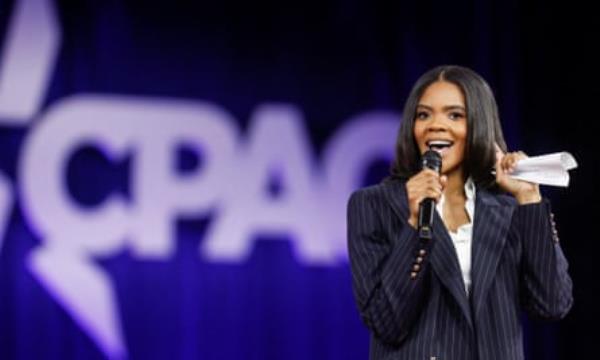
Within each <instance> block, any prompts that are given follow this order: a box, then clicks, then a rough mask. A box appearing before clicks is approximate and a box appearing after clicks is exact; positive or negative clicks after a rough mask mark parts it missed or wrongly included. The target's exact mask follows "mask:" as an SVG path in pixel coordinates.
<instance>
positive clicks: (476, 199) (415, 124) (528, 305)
mask: <svg viewBox="0 0 600 360" xmlns="http://www.w3.org/2000/svg"><path fill="white" fill-rule="evenodd" d="M428 150H433V151H435V152H437V153H438V154H439V155H440V156H441V160H442V164H441V169H440V172H439V173H438V172H436V171H434V170H432V169H429V168H426V167H423V166H422V165H421V164H422V154H423V153H425V152H426V151H428ZM523 158H526V155H525V154H523V153H522V152H510V153H509V152H507V151H506V144H505V141H504V136H503V134H502V129H501V126H500V121H499V116H498V110H497V106H496V101H495V99H494V95H493V93H492V91H491V89H490V87H489V85H488V84H487V83H486V82H485V80H483V78H481V77H480V76H479V75H478V74H476V73H475V72H473V71H472V70H469V69H467V68H464V67H459V66H441V67H437V68H434V69H432V70H430V71H428V72H427V73H425V74H424V75H423V76H421V78H419V80H417V82H416V84H415V85H414V87H413V89H412V90H411V93H410V95H409V98H408V100H407V101H406V104H405V107H404V113H403V120H402V123H401V125H400V130H399V133H398V138H397V142H396V149H395V159H394V161H393V164H392V166H391V175H390V176H389V177H387V178H386V179H385V180H384V181H382V182H381V183H380V184H378V185H374V186H370V187H367V188H363V189H359V190H357V191H356V192H354V193H353V194H352V196H351V197H350V200H349V203H348V249H349V256H350V263H351V267H352V281H353V290H354V295H355V299H356V302H357V305H358V309H359V312H360V315H361V318H362V320H363V322H364V323H365V324H366V326H367V327H368V328H369V330H370V332H371V346H370V358H371V359H409V360H416V359H426V360H433V359H436V360H470V359H482V360H484V359H485V360H487V359H498V360H510V359H523V358H524V354H523V340H522V327H521V323H520V316H521V310H526V311H527V312H528V313H529V314H530V315H531V316H534V317H537V318H544V319H560V318H562V317H564V316H565V315H566V313H567V312H568V311H569V309H570V307H571V304H572V302H573V298H572V289H571V288H572V284H571V279H570V277H569V274H568V273H567V266H568V265H567V261H566V259H565V257H564V255H563V252H562V250H561V248H560V244H559V239H558V235H557V234H556V229H555V227H554V221H553V219H552V217H553V215H552V212H551V208H550V203H549V202H548V200H547V199H544V198H542V197H541V195H540V191H539V186H538V185H537V184H533V183H529V182H526V181H522V180H516V179H514V178H512V177H511V176H510V174H511V172H512V171H513V169H514V166H515V164H516V163H517V161H519V160H520V159H523ZM424 199H433V200H434V201H435V209H436V210H437V211H434V214H433V222H432V224H431V234H432V236H431V238H430V239H428V238H427V237H423V236H420V232H419V231H418V227H419V222H420V221H419V208H420V205H421V203H422V202H423V200H424Z"/></svg>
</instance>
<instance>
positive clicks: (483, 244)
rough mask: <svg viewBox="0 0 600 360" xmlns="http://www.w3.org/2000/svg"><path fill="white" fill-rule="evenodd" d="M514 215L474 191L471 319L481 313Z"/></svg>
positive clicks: (509, 208)
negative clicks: (472, 315) (472, 311)
mask: <svg viewBox="0 0 600 360" xmlns="http://www.w3.org/2000/svg"><path fill="white" fill-rule="evenodd" d="M513 211H514V206H511V205H509V204H507V205H503V204H501V203H500V202H499V201H498V199H497V198H496V197H495V196H494V195H492V194H490V193H488V192H487V191H485V190H480V191H477V196H476V200H475V222H474V226H473V236H472V246H471V249H472V252H471V260H472V261H471V264H472V266H471V284H472V299H471V300H472V302H473V310H474V316H477V313H478V312H479V310H480V309H481V305H482V304H483V303H484V300H485V295H486V293H487V291H488V289H489V287H490V284H491V282H492V280H493V278H494V276H495V274H496V268H497V266H498V262H499V260H500V256H501V255H502V250H503V248H504V244H505V243H506V234H507V232H508V228H509V227H510V222H511V219H512V213H513Z"/></svg>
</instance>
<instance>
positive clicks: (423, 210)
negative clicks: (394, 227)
mask: <svg viewBox="0 0 600 360" xmlns="http://www.w3.org/2000/svg"><path fill="white" fill-rule="evenodd" d="M434 211H435V201H434V200H433V199H432V198H425V199H423V201H421V203H420V204H419V226H418V229H419V238H421V239H423V240H431V238H432V236H433V230H432V229H431V225H432V224H433V212H434Z"/></svg>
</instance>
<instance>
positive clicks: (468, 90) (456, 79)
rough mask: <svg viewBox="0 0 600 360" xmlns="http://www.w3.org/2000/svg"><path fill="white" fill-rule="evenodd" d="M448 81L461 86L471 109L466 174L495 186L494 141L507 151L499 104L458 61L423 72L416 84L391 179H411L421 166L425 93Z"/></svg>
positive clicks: (482, 82)
mask: <svg viewBox="0 0 600 360" xmlns="http://www.w3.org/2000/svg"><path fill="white" fill-rule="evenodd" d="M437 81H446V82H449V83H452V84H455V85H456V86H458V87H459V88H460V89H461V91H462V93H463V95H464V98H465V106H466V111H467V143H466V147H465V157H464V160H463V170H464V174H465V179H466V177H469V176H470V177H471V178H472V179H473V182H474V183H475V184H476V185H477V186H479V187H483V188H486V189H491V188H494V187H495V177H494V175H493V174H492V173H491V171H492V169H493V168H494V164H495V162H496V151H495V146H494V143H497V144H498V145H499V146H500V149H502V151H504V152H506V142H505V141H504V135H503V134H502V128H501V126H500V119H499V116H498V106H497V105H496V99H495V98H494V94H493V92H492V89H491V88H490V86H489V85H488V84H487V82H486V81H485V80H484V79H483V78H482V77H481V76H479V75H478V74H477V73H476V72H474V71H473V70H470V69H467V68H465V67H461V66H456V65H444V66H438V67H436V68H433V69H431V70H429V71H428V72H426V73H425V74H423V75H422V76H421V77H420V78H419V79H418V80H417V82H416V83H415V85H414V86H413V88H412V90H411V92H410V95H409V96H408V99H407V100H406V104H405V105H404V112H403V116H402V122H401V124H400V130H399V131H398V137H397V139H396V152H395V158H394V160H393V162H392V165H391V167H390V176H389V177H388V180H389V179H408V178H409V177H411V176H412V175H414V174H416V173H417V172H419V171H420V170H421V166H420V158H421V154H420V152H419V148H418V146H417V143H416V141H415V138H414V126H415V116H416V112H417V105H418V104H419V100H420V99H421V96H422V95H423V93H424V92H425V90H426V89H427V87H429V85H431V84H432V83H434V82H437Z"/></svg>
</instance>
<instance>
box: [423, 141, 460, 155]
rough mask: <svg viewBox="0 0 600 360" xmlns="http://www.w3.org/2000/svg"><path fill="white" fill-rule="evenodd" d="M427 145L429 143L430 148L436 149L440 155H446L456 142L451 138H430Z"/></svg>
mask: <svg viewBox="0 0 600 360" xmlns="http://www.w3.org/2000/svg"><path fill="white" fill-rule="evenodd" d="M425 145H427V147H428V148H429V149H431V150H433V151H436V152H437V153H438V154H440V156H444V154H445V153H447V152H448V150H449V149H450V147H452V145H454V142H453V141H450V140H429V141H427V142H426V143H425Z"/></svg>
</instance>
